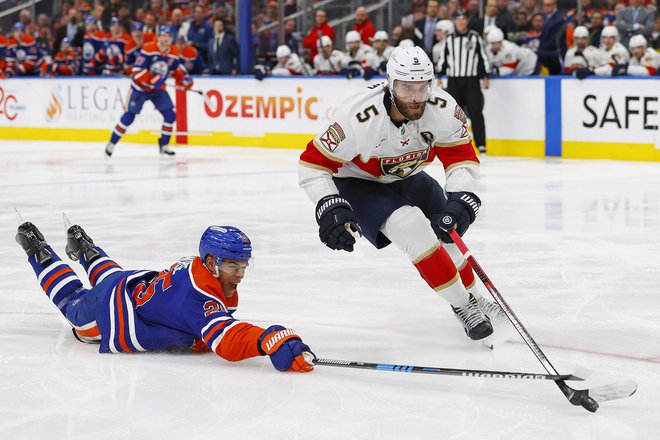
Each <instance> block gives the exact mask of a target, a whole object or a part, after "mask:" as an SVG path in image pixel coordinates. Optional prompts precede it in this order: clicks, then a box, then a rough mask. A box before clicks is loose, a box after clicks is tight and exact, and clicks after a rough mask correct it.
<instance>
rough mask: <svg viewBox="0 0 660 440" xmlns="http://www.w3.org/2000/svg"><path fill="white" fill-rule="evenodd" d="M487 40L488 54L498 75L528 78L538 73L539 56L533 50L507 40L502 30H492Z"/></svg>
mask: <svg viewBox="0 0 660 440" xmlns="http://www.w3.org/2000/svg"><path fill="white" fill-rule="evenodd" d="M486 39H487V43H488V46H487V48H486V53H487V54H488V58H489V59H490V62H491V64H492V65H493V71H494V72H495V73H496V74H499V75H500V76H509V75H512V76H528V75H534V74H536V73H538V56H537V55H536V54H535V53H534V52H532V50H531V49H528V48H526V47H520V46H518V45H517V44H516V43H512V42H510V41H507V40H505V39H504V33H503V32H502V30H501V29H500V28H494V29H492V30H491V31H490V32H489V33H488V36H487V37H486Z"/></svg>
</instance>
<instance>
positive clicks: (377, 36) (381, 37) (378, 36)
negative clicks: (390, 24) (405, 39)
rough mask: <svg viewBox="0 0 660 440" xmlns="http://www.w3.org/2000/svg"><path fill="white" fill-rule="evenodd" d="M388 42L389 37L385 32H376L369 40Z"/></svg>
mask: <svg viewBox="0 0 660 440" xmlns="http://www.w3.org/2000/svg"><path fill="white" fill-rule="evenodd" d="M389 40H390V37H389V35H387V32H385V31H378V32H376V33H375V34H374V36H373V37H372V38H371V41H389Z"/></svg>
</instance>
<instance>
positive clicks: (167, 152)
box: [158, 141, 176, 156]
mask: <svg viewBox="0 0 660 440" xmlns="http://www.w3.org/2000/svg"><path fill="white" fill-rule="evenodd" d="M158 150H159V151H160V154H161V155H163V156H174V155H175V154H176V153H175V152H174V150H173V149H172V148H171V147H170V146H169V145H163V144H161V143H160V141H158Z"/></svg>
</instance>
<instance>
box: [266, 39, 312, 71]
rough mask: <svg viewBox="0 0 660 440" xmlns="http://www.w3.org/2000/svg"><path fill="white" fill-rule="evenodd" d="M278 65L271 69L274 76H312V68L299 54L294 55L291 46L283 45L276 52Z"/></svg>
mask: <svg viewBox="0 0 660 440" xmlns="http://www.w3.org/2000/svg"><path fill="white" fill-rule="evenodd" d="M275 57H276V58H277V64H275V66H273V68H272V69H271V74H273V75H284V76H289V75H312V74H313V73H314V72H313V71H312V68H311V67H310V66H309V65H308V64H307V63H305V62H304V61H303V60H302V59H301V58H300V57H299V56H298V54H295V53H292V52H291V49H290V48H289V46H287V45H285V44H283V45H281V46H279V47H278V48H277V51H276V52H275Z"/></svg>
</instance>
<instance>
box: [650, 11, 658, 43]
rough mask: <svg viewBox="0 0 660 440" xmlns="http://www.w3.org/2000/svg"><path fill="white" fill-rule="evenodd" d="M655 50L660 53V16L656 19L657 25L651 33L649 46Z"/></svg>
mask: <svg viewBox="0 0 660 440" xmlns="http://www.w3.org/2000/svg"><path fill="white" fill-rule="evenodd" d="M649 46H650V47H652V48H653V49H655V50H657V51H660V15H658V16H657V17H655V25H654V27H653V32H651V41H650V44H649Z"/></svg>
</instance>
